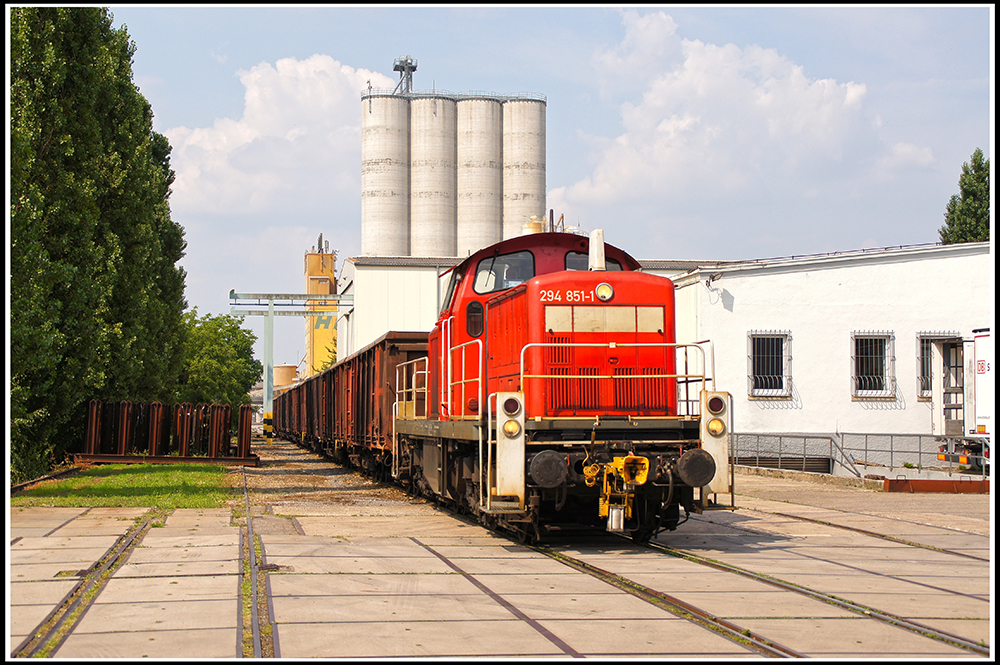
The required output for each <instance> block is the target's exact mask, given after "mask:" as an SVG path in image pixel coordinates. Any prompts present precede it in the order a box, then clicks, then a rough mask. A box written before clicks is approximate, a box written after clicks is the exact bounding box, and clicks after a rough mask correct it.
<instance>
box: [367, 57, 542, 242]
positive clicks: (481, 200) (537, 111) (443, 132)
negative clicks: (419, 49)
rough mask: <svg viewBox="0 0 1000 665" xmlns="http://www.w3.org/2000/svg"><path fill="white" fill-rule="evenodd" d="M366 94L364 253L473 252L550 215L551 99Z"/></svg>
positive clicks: (406, 73) (404, 88) (399, 67)
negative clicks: (547, 159) (547, 211)
mask: <svg viewBox="0 0 1000 665" xmlns="http://www.w3.org/2000/svg"><path fill="white" fill-rule="evenodd" d="M395 65H396V66H395V69H396V71H399V72H401V74H400V84H399V85H398V86H397V87H396V89H395V90H376V89H372V88H369V89H368V90H367V91H366V92H363V93H362V94H361V103H362V121H361V253H362V254H364V255H367V256H467V255H468V254H470V253H471V252H475V251H476V250H479V249H481V248H483V247H485V246H487V245H491V244H493V243H495V242H498V241H500V240H503V239H506V238H511V237H514V236H517V235H520V233H521V229H522V227H523V225H524V224H525V223H527V222H529V221H531V219H532V217H537V218H538V219H544V216H545V97H544V96H543V95H537V94H515V95H499V94H493V93H485V92H482V93H481V92H470V93H460V94H456V93H451V92H446V91H442V90H435V91H414V90H413V89H412V85H411V80H412V79H411V75H412V72H413V71H415V70H416V61H415V60H413V59H412V58H410V57H409V56H406V57H404V58H399V59H397V60H396V63H395Z"/></svg>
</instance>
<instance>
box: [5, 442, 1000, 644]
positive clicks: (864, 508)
mask: <svg viewBox="0 0 1000 665" xmlns="http://www.w3.org/2000/svg"><path fill="white" fill-rule="evenodd" d="M256 452H259V453H260V454H261V458H262V461H263V462H264V464H263V465H262V467H261V468H258V469H247V470H246V482H247V487H248V489H249V492H248V494H249V498H250V504H251V513H252V514H253V515H254V519H253V524H252V526H253V530H254V534H255V536H257V537H258V538H259V540H260V545H261V552H260V565H261V567H263V568H264V569H265V570H266V571H267V573H266V575H265V576H264V577H263V578H262V579H265V581H264V583H263V589H262V592H263V593H266V596H267V599H268V601H267V604H266V605H265V606H263V607H262V609H261V611H260V616H259V621H260V625H261V626H262V627H263V630H262V631H261V632H262V633H263V637H262V638H258V639H264V640H265V641H266V642H267V643H266V644H265V648H264V652H265V653H264V655H268V656H274V657H279V658H308V657H324V658H356V657H369V658H394V657H449V658H459V657H465V658H474V657H510V658H519V657H523V658H535V657H540V656H549V657H552V656H555V657H579V656H586V657H604V658H607V657H615V658H638V657H683V658H703V657H704V658H719V659H721V658H730V657H759V654H758V653H757V652H755V651H752V650H751V649H749V648H748V647H746V646H745V645H742V644H740V643H738V642H734V641H731V640H729V639H727V638H725V637H723V636H721V635H719V634H717V633H714V632H712V631H708V630H704V629H700V628H697V627H695V626H694V625H693V624H692V623H690V622H689V621H687V620H685V619H683V618H680V617H678V616H676V615H673V614H670V613H667V612H665V611H663V610H662V609H660V608H658V607H656V606H654V605H651V604H649V603H647V602H643V601H641V600H639V599H637V598H635V597H634V596H632V595H630V594H628V593H625V592H624V591H622V590H621V589H618V588H615V587H613V586H609V585H608V584H605V583H603V582H600V581H598V580H596V579H594V578H593V577H590V576H588V575H585V574H583V573H581V572H580V571H578V570H575V569H573V568H570V567H567V566H565V565H563V564H561V563H559V562H557V561H555V560H553V559H549V558H546V557H544V556H542V555H541V554H539V553H537V552H535V551H533V550H530V549H528V548H525V547H523V546H520V545H517V544H514V543H512V542H511V541H509V540H506V539H504V538H500V537H498V536H496V535H495V534H492V533H490V532H489V531H486V530H485V529H483V528H481V527H479V526H478V525H476V524H473V523H471V522H468V521H464V520H461V519H456V518H455V517H454V516H451V515H449V514H447V513H445V512H443V511H440V510H438V509H437V508H436V507H435V506H434V505H432V504H430V503H427V502H424V501H421V500H415V499H412V498H410V497H407V496H406V495H404V494H402V493H399V492H396V491H395V490H390V489H385V488H382V489H379V488H378V487H377V486H375V485H374V484H372V483H370V482H369V481H367V480H365V479H362V478H361V477H359V476H357V475H356V474H353V473H350V472H347V471H344V470H342V469H339V467H336V466H335V465H332V464H329V463H326V462H324V461H322V460H319V458H318V457H317V456H315V455H312V454H311V453H307V452H305V451H302V450H301V449H299V448H297V447H296V446H294V445H292V444H287V443H284V442H281V441H278V442H276V443H275V444H274V445H273V446H271V447H264V446H260V447H259V448H258V449H256ZM283 474H284V475H287V476H288V477H289V478H291V479H292V481H293V482H283V483H281V482H276V480H277V479H278V477H279V476H281V475H283ZM737 483H738V484H737V488H738V492H739V494H738V496H737V505H738V506H739V507H740V510H738V511H736V512H735V513H729V512H720V513H709V514H706V515H703V516H701V517H699V518H698V520H692V521H691V522H688V523H687V524H685V525H682V526H681V527H680V528H679V529H678V531H676V532H673V533H672V534H665V535H663V536H661V537H660V539H659V540H660V541H661V542H664V543H667V544H670V545H671V546H674V547H688V548H690V547H701V548H703V551H705V552H706V553H708V552H712V553H713V556H715V558H717V559H720V560H721V559H724V558H726V557H731V558H732V559H733V560H734V561H737V560H738V561H740V562H746V561H747V560H748V559H749V558H750V557H751V556H754V555H753V554H752V553H750V552H748V551H742V550H741V551H736V549H735V548H733V547H732V546H731V545H727V544H725V543H724V542H723V540H720V538H721V536H720V534H722V533H723V532H725V533H727V534H728V533H731V532H735V531H736V530H738V529H740V528H743V526H745V525H746V524H747V523H748V522H750V521H752V520H753V519H755V518H756V517H759V516H761V515H768V516H773V515H777V514H781V515H785V516H786V517H787V519H785V518H781V519H780V520H778V521H773V520H772V521H770V522H767V524H766V525H765V527H764V528H760V527H755V528H757V531H756V532H755V534H757V535H755V536H754V537H758V536H759V535H760V534H763V533H765V528H766V529H771V530H773V532H774V534H775V538H776V540H775V543H776V544H777V543H778V542H779V541H778V536H779V535H780V538H781V539H782V540H781V541H780V542H790V541H788V540H786V539H793V540H794V545H795V546H796V547H801V546H803V544H808V543H814V542H820V543H824V544H825V543H829V545H828V546H826V547H827V549H828V550H829V549H830V548H833V549H836V548H846V547H849V542H848V541H850V540H851V537H849V536H844V537H837V536H831V535H830V534H829V532H828V529H827V530H824V529H822V528H820V527H819V526H816V524H817V523H809V522H805V521H804V518H814V519H818V520H821V521H824V522H826V523H828V524H832V523H835V522H838V521H839V522H841V523H843V524H844V525H846V526H850V527H854V528H865V529H869V530H871V531H872V532H875V533H880V534H892V536H893V537H897V538H899V539H900V540H906V541H912V542H917V543H926V544H927V546H928V547H934V548H937V549H920V548H916V547H914V548H910V549H908V550H907V551H906V558H907V559H909V563H912V564H914V566H919V565H922V563H921V562H922V561H923V562H924V563H926V562H927V561H931V565H933V560H934V558H935V557H937V558H941V557H942V555H941V551H942V550H948V551H950V552H955V553H959V554H961V555H963V556H965V557H966V559H965V561H967V564H968V565H967V566H964V569H965V571H966V574H965V576H964V577H963V576H962V575H961V574H957V571H948V570H941V572H940V578H938V579H926V580H924V582H923V583H922V584H923V587H924V588H925V589H926V590H927V594H926V596H920V595H918V594H914V593H912V592H911V591H908V590H907V591H903V590H901V589H900V587H899V585H898V584H896V583H895V582H896V581H895V580H890V581H889V582H888V583H886V585H885V586H883V587H878V586H876V587H870V586H867V585H869V584H870V580H871V579H877V578H866V579H865V581H864V582H863V584H864V585H865V588H863V589H859V590H858V593H863V594H865V596H866V597H867V598H869V599H870V604H871V606H873V607H880V606H883V605H885V604H887V603H892V604H893V605H894V606H905V607H906V611H908V612H909V613H910V614H908V615H907V616H915V617H924V616H932V617H933V616H938V615H941V614H942V612H944V613H945V614H947V612H952V613H953V614H954V616H955V617H956V619H948V620H946V621H944V620H943V623H944V624H945V625H947V626H948V627H952V628H953V629H954V631H955V632H964V633H967V634H969V635H968V636H969V637H971V638H973V639H977V640H982V642H983V643H984V644H989V643H990V640H991V637H992V635H991V625H990V621H989V605H990V604H991V597H990V591H989V588H988V587H989V574H988V573H989V566H990V564H989V563H988V562H989V560H990V558H991V555H992V552H991V545H990V527H991V519H990V511H991V508H990V506H991V503H990V501H991V497H990V496H989V495H902V494H887V493H881V492H872V491H869V490H864V489H859V488H846V487H830V486H825V485H818V484H813V483H809V482H803V481H801V480H796V479H780V478H779V479H776V478H769V477H765V476H754V475H746V476H745V475H738V476H737ZM144 513H145V510H144V509H142V508H138V509H136V508H128V509H125V508H121V509H119V508H114V509H112V508H92V509H85V508H24V509H18V508H11V509H10V511H9V517H10V519H9V521H8V525H9V527H8V528H9V532H10V533H9V541H8V542H9V543H10V544H9V550H8V561H9V576H8V580H9V607H8V612H7V616H8V621H9V632H8V640H9V642H8V651H7V653H8V654H10V655H14V654H16V653H18V651H19V650H20V649H21V647H23V646H29V645H30V643H31V637H32V634H33V632H34V631H35V630H36V628H37V627H39V626H41V625H42V624H44V623H45V620H46V618H47V617H49V616H50V615H51V614H52V613H53V612H54V611H55V610H57V609H58V607H59V606H60V605H61V604H62V602H63V600H64V599H65V598H66V597H67V595H68V594H70V592H71V591H72V590H73V589H74V588H75V587H77V585H80V584H81V583H82V580H83V579H84V575H83V573H85V572H86V571H87V570H88V569H91V568H92V567H94V566H96V565H97V564H98V562H105V563H103V564H101V565H103V566H105V567H106V570H105V571H104V572H105V578H106V579H105V580H104V581H103V582H102V583H101V584H100V585H99V588H98V593H97V595H96V597H94V598H93V599H92V600H90V599H88V600H87V601H86V602H85V603H84V604H87V603H89V605H87V609H86V611H85V612H84V613H83V615H82V617H80V618H79V619H78V620H75V623H73V622H72V621H68V622H67V623H73V625H72V626H70V628H71V629H70V630H68V631H67V632H66V634H65V635H58V631H56V632H54V633H53V635H54V636H55V637H53V640H52V643H53V644H55V645H56V646H55V648H54V649H52V651H51V653H49V654H48V655H49V656H51V657H55V658H72V659H76V658H128V659H132V658H142V657H149V658H170V659H175V658H199V659H203V658H227V659H228V658H239V657H244V656H245V655H246V653H247V649H245V648H244V644H249V642H250V641H251V640H252V638H251V635H250V633H249V631H248V630H247V629H246V627H245V626H246V624H245V621H244V616H245V615H246V614H247V612H246V611H245V609H244V608H243V607H242V605H241V602H242V600H241V599H243V598H245V597H246V595H247V594H246V591H245V590H244V589H241V582H242V581H243V580H244V579H245V578H244V575H243V573H244V572H245V565H246V557H245V556H244V554H243V546H244V544H245V543H244V541H243V540H242V538H243V536H241V532H242V533H245V530H244V529H242V528H241V526H240V525H239V524H238V523H235V522H234V520H233V516H232V515H233V513H234V511H233V510H231V509H230V508H224V509H218V510H176V511H173V512H172V513H171V514H169V515H168V516H166V518H165V520H163V521H162V525H161V526H153V525H148V526H146V527H145V528H144V529H143V530H142V531H140V532H139V533H138V534H136V535H135V539H134V540H133V541H132V542H129V543H125V542H120V538H121V537H122V536H124V535H125V534H127V533H130V530H131V529H133V524H134V521H135V519H136V518H137V517H140V516H141V515H143V514H144ZM858 538H861V537H860V536H858ZM730 542H731V541H730ZM775 546H777V545H775ZM713 548H714V549H713ZM569 549H571V550H573V551H574V552H583V553H584V554H585V555H586V556H589V557H590V558H591V560H593V561H598V562H604V563H601V564H600V565H602V566H603V567H613V566H618V568H623V569H628V570H629V572H630V573H635V574H638V575H645V576H646V577H649V578H656V577H659V578H661V579H663V580H666V584H669V585H671V586H670V587H669V592H670V593H678V592H680V591H681V590H683V591H684V593H689V594H690V596H688V597H691V598H697V599H700V600H698V601H697V602H699V603H701V602H704V603H708V604H710V606H713V607H715V608H716V609H714V610H713V611H715V612H716V614H718V615H720V616H730V617H743V619H742V620H743V621H750V624H747V625H751V626H752V628H753V630H755V631H759V632H761V633H762V634H765V635H767V634H769V631H770V634H771V635H773V636H776V638H777V639H778V641H779V642H784V641H785V640H786V639H787V640H788V641H792V640H798V642H799V650H800V651H801V650H803V649H802V645H804V646H805V647H806V648H805V649H804V650H805V651H806V652H808V653H809V654H810V655H814V656H819V655H822V656H824V657H833V658H836V657H846V658H865V657H872V656H874V657H901V658H911V657H929V656H935V657H947V656H954V657H961V658H968V657H969V656H970V655H971V654H969V653H968V652H967V651H962V650H961V649H958V648H954V647H952V646H950V645H946V644H933V643H930V640H927V639H926V638H923V637H921V636H919V635H910V634H908V633H906V634H904V633H903V631H898V630H895V631H894V630H893V629H890V628H880V629H877V630H875V629H873V628H871V626H870V624H873V623H874V622H871V621H869V620H867V619H865V618H864V617H860V618H859V617H856V616H852V615H850V614H849V613H846V612H843V611H839V610H836V609H835V608H832V607H826V608H824V607H823V606H824V603H821V602H818V601H813V602H811V603H806V602H805V601H802V602H800V603H797V604H787V603H779V605H778V606H777V607H770V606H769V605H768V604H769V603H772V602H774V599H775V598H776V596H775V595H774V593H773V590H771V591H767V590H764V589H761V590H759V593H758V590H757V589H756V587H754V586H753V585H751V584H749V583H743V584H741V585H739V588H733V587H730V586H727V587H725V588H716V587H714V586H712V583H710V582H707V580H709V578H711V579H713V580H714V579H716V578H714V577H712V576H710V575H709V574H707V573H694V574H691V573H690V572H689V573H688V574H685V575H674V574H670V575H668V574H667V573H669V571H671V570H673V569H674V568H676V567H678V566H680V565H681V563H687V562H682V561H680V560H678V559H674V558H667V559H660V560H659V561H660V562H659V563H656V559H653V558H649V559H646V558H640V557H638V556H631V557H630V560H629V561H626V559H623V558H622V557H623V556H629V555H632V554H634V552H632V551H631V550H630V551H625V550H621V551H616V550H614V548H609V547H607V544H606V543H605V544H604V545H603V546H602V547H598V548H589V549H588V548H587V547H585V546H581V545H579V544H577V545H573V546H570V548H569ZM788 549H790V548H788ZM720 550H721V551H720ZM109 552H111V553H112V554H114V553H119V554H120V556H118V557H117V558H115V557H113V556H112V557H110V558H109V557H107V556H106V555H107V554H108V553H109ZM784 552H786V548H785V547H784V546H781V547H780V548H778V549H774V548H770V549H767V550H763V552H762V554H758V555H756V556H757V557H758V560H760V559H759V557H761V556H762V557H763V558H764V559H767V560H773V561H775V562H776V564H779V565H778V567H777V568H776V569H775V570H776V572H777V573H794V574H795V575H796V576H797V577H796V579H799V580H801V581H802V583H804V584H809V583H810V580H811V579H812V578H813V576H812V573H813V572H815V571H814V570H813V569H812V568H810V566H809V565H802V564H796V565H802V566H803V567H802V568H801V569H797V570H794V571H790V570H789V569H788V566H789V565H791V564H789V563H785V562H784V561H785V560H786V559H784V558H783V557H784V556H785V554H783V553H784ZM819 553H820V551H819V550H817V549H812V550H809V557H812V556H814V555H817V554H819ZM612 555H613V556H612ZM609 557H610V558H609ZM809 557H806V558H809ZM778 559H782V561H778ZM787 560H788V561H791V559H790V558H788V559H787ZM983 561H986V562H987V563H983ZM856 563H857V564H858V566H863V565H864V562H863V561H858V562H856ZM814 565H816V566H822V565H823V563H822V562H820V561H817V562H816V563H815V564H814ZM942 565H944V564H942ZM963 565H964V564H963ZM973 571H975V572H973ZM983 571H985V573H986V577H985V580H984V579H983ZM831 579H832V578H831ZM722 583H723V584H730V583H731V582H722ZM813 583H814V582H813ZM858 583H862V582H860V581H859V582H858ZM948 585H959V586H960V587H961V589H960V592H961V593H960V595H956V596H954V597H955V598H960V597H961V598H965V601H963V602H962V603H960V607H957V608H944V607H941V606H940V596H939V595H935V593H936V592H935V591H934V590H935V589H937V588H939V587H941V586H948ZM664 588H667V587H664ZM901 594H902V595H901ZM904 596H905V598H904ZM983 612H985V614H983ZM752 617H756V618H755V619H752V620H751V619H750V618H752ZM977 617H983V618H980V619H978V620H975V621H971V622H970V621H969V619H970V618H972V619H976V618H977ZM959 619H962V620H959ZM734 620H737V619H734ZM872 631H874V632H872ZM804 636H805V637H804ZM810 636H811V637H810ZM810 640H811V641H810ZM929 643H930V644H929ZM254 648H258V649H259V645H258V644H255V645H254ZM255 653H256V652H255ZM21 655H26V654H25V653H24V652H23V651H22V652H21Z"/></svg>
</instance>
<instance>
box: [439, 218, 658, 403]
mask: <svg viewBox="0 0 1000 665" xmlns="http://www.w3.org/2000/svg"><path fill="white" fill-rule="evenodd" d="M589 246H590V241H589V239H588V238H586V237H582V236H577V235H572V234H566V233H540V234H532V235H527V236H521V237H518V238H513V239H511V240H507V241H504V242H501V243H498V244H496V245H493V246H491V247H488V248H486V249H483V250H480V251H479V252H477V253H476V254H473V255H472V256H470V257H469V258H467V259H466V260H465V261H463V262H462V263H461V264H459V265H458V266H456V267H455V268H454V269H453V271H452V273H451V279H450V280H449V285H448V289H447V291H446V292H445V298H444V304H443V307H442V310H441V313H440V315H439V317H438V322H437V324H436V325H435V326H434V329H433V330H432V331H431V333H430V337H429V340H428V365H429V366H430V367H432V368H438V369H439V370H440V372H431V373H430V378H429V392H430V394H432V395H435V396H436V397H437V399H435V400H433V401H432V403H431V411H430V412H431V416H432V417H437V418H440V419H442V420H451V419H455V418H465V419H467V418H482V417H483V410H482V408H481V407H482V405H483V401H484V400H485V398H486V396H487V394H488V393H487V392H486V382H487V380H488V376H489V366H490V363H489V359H488V358H487V355H486V353H487V351H488V349H487V344H486V335H485V332H486V308H487V302H488V301H490V300H492V299H494V298H496V297H497V296H499V295H501V294H504V293H506V292H509V291H510V290H511V289H514V288H517V287H518V286H521V285H525V284H527V283H528V282H533V281H534V280H535V278H538V277H540V276H543V275H551V274H553V273H562V272H565V271H567V270H576V271H579V270H586V269H587V261H588V252H589ZM606 255H607V259H606V261H607V265H608V266H609V269H611V270H617V271H638V270H639V269H640V265H639V263H638V262H637V261H636V260H635V259H633V258H632V257H631V256H629V255H628V254H626V253H625V252H623V251H622V250H620V249H618V248H616V247H611V246H607V247H606ZM503 323H504V326H506V327H507V328H508V329H511V330H512V331H515V332H517V331H521V330H523V328H522V326H523V325H524V321H523V320H520V319H518V318H514V319H511V320H505V321H504V322H503ZM449 375H450V379H449ZM438 376H440V377H441V379H440V380H438Z"/></svg>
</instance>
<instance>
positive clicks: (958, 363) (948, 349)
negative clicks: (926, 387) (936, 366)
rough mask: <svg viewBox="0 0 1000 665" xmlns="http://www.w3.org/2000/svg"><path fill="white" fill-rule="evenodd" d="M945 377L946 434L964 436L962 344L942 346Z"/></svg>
mask: <svg viewBox="0 0 1000 665" xmlns="http://www.w3.org/2000/svg"><path fill="white" fill-rule="evenodd" d="M941 351H942V354H941V355H942V356H943V361H944V367H943V368H942V369H943V372H942V376H943V377H944V381H943V385H942V389H943V393H944V394H943V398H942V406H943V408H944V433H945V435H946V436H962V435H963V434H964V433H965V414H964V412H963V408H964V404H965V371H964V368H963V366H962V342H961V341H954V342H945V343H944V344H942V348H941Z"/></svg>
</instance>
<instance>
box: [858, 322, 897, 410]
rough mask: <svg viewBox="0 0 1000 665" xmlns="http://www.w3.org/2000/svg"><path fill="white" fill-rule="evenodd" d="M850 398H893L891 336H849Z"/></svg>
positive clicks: (893, 374)
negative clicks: (851, 389) (850, 354)
mask: <svg viewBox="0 0 1000 665" xmlns="http://www.w3.org/2000/svg"><path fill="white" fill-rule="evenodd" d="M851 346H852V356H851V364H852V366H853V369H852V376H851V379H852V383H853V391H852V393H851V395H852V396H853V397H892V396H894V395H895V394H896V391H895V387H896V385H895V384H896V371H895V370H896V367H895V365H896V359H895V356H894V355H893V336H892V333H890V332H855V333H852V334H851Z"/></svg>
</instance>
